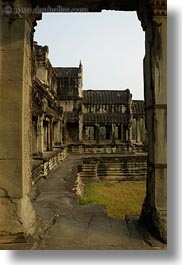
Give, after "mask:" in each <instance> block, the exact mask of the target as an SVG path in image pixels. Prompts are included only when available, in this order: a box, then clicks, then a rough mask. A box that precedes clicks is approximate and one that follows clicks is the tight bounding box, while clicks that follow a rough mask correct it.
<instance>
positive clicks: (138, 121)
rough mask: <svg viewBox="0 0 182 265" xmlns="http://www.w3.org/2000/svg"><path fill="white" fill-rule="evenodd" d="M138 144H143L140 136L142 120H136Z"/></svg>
mask: <svg viewBox="0 0 182 265" xmlns="http://www.w3.org/2000/svg"><path fill="white" fill-rule="evenodd" d="M136 142H137V143H141V135H140V118H138V117H137V118H136Z"/></svg>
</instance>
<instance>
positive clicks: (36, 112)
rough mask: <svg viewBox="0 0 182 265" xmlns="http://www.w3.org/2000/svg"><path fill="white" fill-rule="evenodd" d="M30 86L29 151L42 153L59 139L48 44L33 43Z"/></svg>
mask: <svg viewBox="0 0 182 265" xmlns="http://www.w3.org/2000/svg"><path fill="white" fill-rule="evenodd" d="M34 67H35V68H34V71H35V72H34V73H35V75H34V78H33V90H32V121H33V125H32V152H33V155H34V156H40V157H42V156H43V152H45V151H52V150H53V145H58V144H60V143H61V142H62V134H61V126H62V122H63V117H62V107H61V106H60V103H59V101H58V98H57V79H56V73H55V71H54V69H53V67H52V65H51V63H50V61H49V59H48V47H47V46H44V47H42V46H39V45H36V43H34Z"/></svg>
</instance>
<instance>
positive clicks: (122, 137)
mask: <svg viewBox="0 0 182 265" xmlns="http://www.w3.org/2000/svg"><path fill="white" fill-rule="evenodd" d="M123 127H124V125H123V124H121V142H123V141H124V128H123Z"/></svg>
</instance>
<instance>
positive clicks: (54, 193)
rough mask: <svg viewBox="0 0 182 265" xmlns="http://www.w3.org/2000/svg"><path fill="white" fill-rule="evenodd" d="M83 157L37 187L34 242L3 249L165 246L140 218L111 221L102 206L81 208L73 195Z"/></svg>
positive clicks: (71, 160)
mask: <svg viewBox="0 0 182 265" xmlns="http://www.w3.org/2000/svg"><path fill="white" fill-rule="evenodd" d="M80 164H81V157H80V156H76V155H75V156H69V157H67V158H66V159H65V160H64V162H62V163H60V165H59V166H58V168H57V169H55V170H53V171H52V172H51V173H50V174H49V175H48V177H47V178H46V179H42V180H41V181H40V183H39V184H38V185H37V189H38V192H37V191H35V192H34V197H35V198H34V202H33V205H34V208H35V210H36V213H37V218H38V223H39V226H38V230H37V233H36V235H37V236H36V238H34V240H33V242H28V243H27V242H26V240H25V239H24V238H22V240H20V242H16V240H15V242H16V243H14V244H10V245H8V244H7V245H6V246H5V245H3V246H1V242H0V249H40V250H65V249H66V250H68V249H70V250H76V249H79V250H107V249H109V250H113V249H114V250H130V249H134V250H141V249H142V250H159V249H166V245H165V244H162V243H161V242H159V241H158V240H156V239H154V238H153V237H152V236H151V235H149V234H148V233H147V232H146V231H145V229H144V228H142V227H141V226H140V225H139V223H138V218H137V217H135V216H129V217H127V218H126V220H120V219H116V218H111V217H108V216H107V214H106V211H105V206H103V205H79V204H78V203H77V200H76V197H75V194H74V192H73V191H72V188H73V185H74V179H75V177H74V176H75V170H76V168H77V166H78V165H80Z"/></svg>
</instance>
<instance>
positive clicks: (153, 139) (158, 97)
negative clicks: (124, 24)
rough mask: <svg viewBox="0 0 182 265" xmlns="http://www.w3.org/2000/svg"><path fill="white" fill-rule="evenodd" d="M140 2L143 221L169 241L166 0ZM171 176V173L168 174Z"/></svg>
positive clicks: (157, 234)
mask: <svg viewBox="0 0 182 265" xmlns="http://www.w3.org/2000/svg"><path fill="white" fill-rule="evenodd" d="M150 3H151V10H148V8H149V6H145V1H141V2H140V6H139V12H138V16H139V19H140V20H141V22H142V26H143V29H144V30H145V33H146V42H145V45H146V48H145V49H146V54H145V58H144V89H145V93H144V94H145V109H146V115H145V118H146V124H145V125H146V129H147V131H148V172H147V194H146V198H145V202H144V204H143V209H142V213H141V221H142V222H143V223H144V224H145V225H146V226H147V227H148V229H150V231H151V232H153V233H154V234H155V235H156V236H158V237H159V238H161V239H162V240H163V241H165V242H166V241H167V147H166V146H167V75H166V69H167V16H166V15H167V1H162V0H159V1H155V0H153V1H150ZM169 177H170V176H169Z"/></svg>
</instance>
